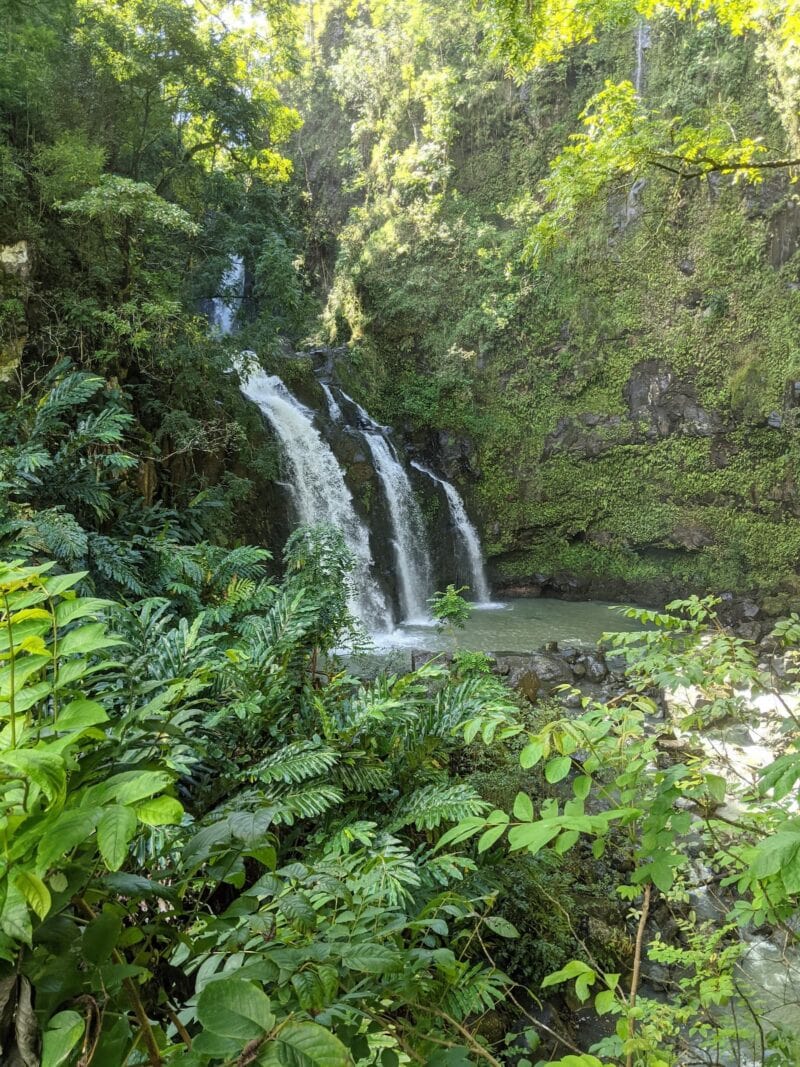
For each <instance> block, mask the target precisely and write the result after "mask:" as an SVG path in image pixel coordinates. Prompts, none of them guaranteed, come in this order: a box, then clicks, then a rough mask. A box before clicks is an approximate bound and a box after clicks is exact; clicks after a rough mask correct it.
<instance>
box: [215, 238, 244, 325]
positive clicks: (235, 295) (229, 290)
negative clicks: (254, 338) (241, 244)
mask: <svg viewBox="0 0 800 1067" xmlns="http://www.w3.org/2000/svg"><path fill="white" fill-rule="evenodd" d="M220 288H221V290H222V296H215V297H214V299H213V300H212V301H211V306H212V308H213V311H212V314H211V319H212V322H211V325H212V328H213V330H214V333H216V334H217V336H219V337H227V336H228V335H229V334H230V333H233V327H234V324H235V320H236V312H237V311H238V310H239V307H240V306H241V303H242V299H243V297H244V260H243V259H242V257H241V256H231V261H230V264H229V266H228V269H227V270H226V271H225V273H224V274H223V275H222V281H221V283H220Z"/></svg>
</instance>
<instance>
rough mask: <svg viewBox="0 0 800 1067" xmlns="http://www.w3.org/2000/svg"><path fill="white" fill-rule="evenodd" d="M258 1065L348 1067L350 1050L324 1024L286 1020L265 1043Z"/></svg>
mask: <svg viewBox="0 0 800 1067" xmlns="http://www.w3.org/2000/svg"><path fill="white" fill-rule="evenodd" d="M256 1062H257V1063H258V1064H260V1065H261V1067H349V1065H350V1064H351V1063H352V1060H351V1058H350V1053H349V1052H348V1051H347V1049H346V1047H345V1046H344V1045H343V1044H342V1042H341V1041H340V1040H339V1039H338V1037H335V1036H334V1035H333V1034H332V1033H331V1032H330V1031H329V1030H326V1029H325V1027H324V1026H320V1025H319V1023H311V1022H289V1023H287V1024H286V1025H285V1026H282V1027H281V1029H280V1030H279V1031H278V1033H277V1034H276V1035H275V1037H274V1038H273V1039H272V1040H271V1041H270V1042H268V1044H267V1045H266V1047H265V1048H264V1050H263V1052H261V1054H260V1055H259V1057H258V1060H257V1061H256Z"/></svg>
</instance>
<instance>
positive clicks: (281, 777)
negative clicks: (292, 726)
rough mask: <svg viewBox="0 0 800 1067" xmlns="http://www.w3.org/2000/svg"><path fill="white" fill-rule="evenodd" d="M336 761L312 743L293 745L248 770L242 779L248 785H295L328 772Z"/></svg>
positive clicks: (335, 754) (331, 755) (330, 753)
mask: <svg viewBox="0 0 800 1067" xmlns="http://www.w3.org/2000/svg"><path fill="white" fill-rule="evenodd" d="M337 759H338V755H337V753H336V752H334V750H333V749H332V748H322V747H320V746H319V745H318V744H316V743H315V742H314V741H295V742H294V743H293V744H289V745H286V746H285V747H284V748H282V749H280V751H278V752H274V753H272V754H271V755H269V756H267V757H266V758H265V759H263V760H260V761H259V762H258V763H257V764H256V765H255V766H254V767H250V768H248V770H247V772H246V774H245V775H244V777H246V778H247V779H249V780H250V781H260V782H264V783H269V782H284V783H285V784H286V785H295V784H296V783H298V782H304V781H306V780H307V779H308V778H314V777H315V776H317V775H320V774H324V773H325V772H326V771H329V770H330V769H331V768H332V767H333V766H334V765H335V764H336V761H337Z"/></svg>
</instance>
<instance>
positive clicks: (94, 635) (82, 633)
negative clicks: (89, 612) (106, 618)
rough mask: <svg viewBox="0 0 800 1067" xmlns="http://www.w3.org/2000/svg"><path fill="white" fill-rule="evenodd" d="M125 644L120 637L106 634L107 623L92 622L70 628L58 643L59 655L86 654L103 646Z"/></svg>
mask: <svg viewBox="0 0 800 1067" xmlns="http://www.w3.org/2000/svg"><path fill="white" fill-rule="evenodd" d="M121 644H124V642H123V640H122V639H121V638H119V637H109V636H107V634H106V626H105V623H102V622H90V623H88V624H87V625H86V626H79V627H78V628H77V629H76V630H70V631H69V632H68V633H67V634H65V635H64V637H62V638H61V640H60V641H59V643H58V654H59V656H72V655H75V654H76V653H77V654H81V655H84V654H86V653H90V652H98V651H99V650H100V649H101V648H110V647H111V646H113V645H121Z"/></svg>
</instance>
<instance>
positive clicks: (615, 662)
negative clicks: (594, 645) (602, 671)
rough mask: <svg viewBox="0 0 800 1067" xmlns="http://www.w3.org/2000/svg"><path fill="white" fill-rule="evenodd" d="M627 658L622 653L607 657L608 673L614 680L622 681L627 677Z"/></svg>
mask: <svg viewBox="0 0 800 1067" xmlns="http://www.w3.org/2000/svg"><path fill="white" fill-rule="evenodd" d="M626 666H627V665H626V663H625V657H624V656H623V655H622V654H621V653H612V654H607V655H606V667H607V668H608V673H609V674H610V675H611V677H612V678H616V679H622V678H624V677H625V670H626Z"/></svg>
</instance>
